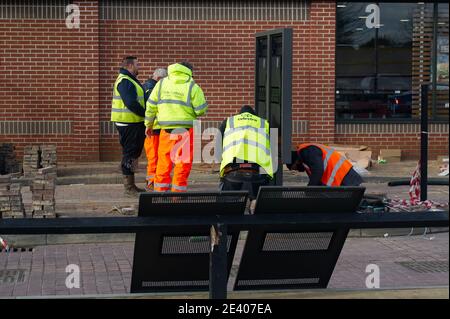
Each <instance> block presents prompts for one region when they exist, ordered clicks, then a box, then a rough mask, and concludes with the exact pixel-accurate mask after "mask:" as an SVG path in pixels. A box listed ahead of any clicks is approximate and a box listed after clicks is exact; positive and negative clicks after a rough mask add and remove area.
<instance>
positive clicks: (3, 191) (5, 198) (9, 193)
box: [0, 175, 25, 218]
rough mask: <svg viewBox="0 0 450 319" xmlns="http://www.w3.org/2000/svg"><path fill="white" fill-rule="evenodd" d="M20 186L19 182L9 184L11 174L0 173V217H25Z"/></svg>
mask: <svg viewBox="0 0 450 319" xmlns="http://www.w3.org/2000/svg"><path fill="white" fill-rule="evenodd" d="M20 188H21V185H20V184H19V183H14V184H11V175H0V217H2V218H23V217H25V209H24V206H23V202H22V194H21V191H20Z"/></svg>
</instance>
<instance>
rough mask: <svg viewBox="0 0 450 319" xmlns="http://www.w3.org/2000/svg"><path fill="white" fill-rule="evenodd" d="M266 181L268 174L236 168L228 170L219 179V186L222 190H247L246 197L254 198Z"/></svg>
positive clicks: (267, 181)
mask: <svg viewBox="0 0 450 319" xmlns="http://www.w3.org/2000/svg"><path fill="white" fill-rule="evenodd" d="M268 183H269V178H268V175H261V174H258V173H252V172H240V171H239V170H236V171H232V172H229V173H228V174H226V175H225V176H224V177H223V178H222V179H221V183H220V187H219V188H220V190H222V191H248V198H249V199H250V200H254V199H256V196H257V195H258V191H259V188H260V187H261V186H264V185H267V184H268Z"/></svg>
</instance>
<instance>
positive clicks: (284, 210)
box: [234, 187, 365, 290]
mask: <svg viewBox="0 0 450 319" xmlns="http://www.w3.org/2000/svg"><path fill="white" fill-rule="evenodd" d="M364 191H365V188H364V187H261V188H260V190H259V193H258V197H257V202H256V208H255V212H254V214H255V215H260V214H270V213H273V212H277V213H279V214H303V213H312V214H322V213H326V212H333V213H335V214H336V217H335V218H339V215H338V214H341V213H356V209H357V208H358V205H359V203H360V202H361V199H362V197H363V195H364ZM348 231H349V228H348V227H345V226H332V225H330V227H329V228H327V229H320V230H319V229H315V228H314V227H311V228H310V229H308V230H306V231H305V230H302V231H299V230H298V225H283V226H268V227H259V228H257V229H254V230H251V231H250V232H249V233H248V236H247V241H246V243H245V248H244V252H243V255H242V259H241V262H240V265H239V272H238V275H237V278H236V282H235V286H234V289H235V290H256V289H264V290H268V289H301V288H326V287H327V285H328V282H329V280H330V278H331V275H332V273H333V270H334V267H335V265H336V262H337V260H338V258H339V255H340V252H341V250H342V247H343V246H344V243H345V239H346V238H347V234H348Z"/></svg>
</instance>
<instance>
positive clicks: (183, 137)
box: [154, 128, 194, 192]
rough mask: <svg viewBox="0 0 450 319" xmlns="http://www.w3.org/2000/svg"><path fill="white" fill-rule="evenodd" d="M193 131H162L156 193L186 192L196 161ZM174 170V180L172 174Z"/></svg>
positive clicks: (190, 129)
mask: <svg viewBox="0 0 450 319" xmlns="http://www.w3.org/2000/svg"><path fill="white" fill-rule="evenodd" d="M193 136H194V134H193V129H192V128H189V129H174V130H161V133H160V135H159V146H158V164H157V168H156V176H155V184H154V185H155V188H154V189H155V191H157V192H165V191H168V190H171V191H172V192H186V191H187V184H188V178H189V174H190V172H191V168H192V162H193V159H194V139H193ZM172 166H174V170H173V179H171V177H170V172H171V171H172Z"/></svg>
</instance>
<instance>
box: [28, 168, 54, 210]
mask: <svg viewBox="0 0 450 319" xmlns="http://www.w3.org/2000/svg"><path fill="white" fill-rule="evenodd" d="M55 183H56V166H49V167H45V168H41V169H39V170H38V171H37V173H36V175H35V177H34V179H33V183H32V185H31V192H32V210H33V212H32V216H33V218H54V217H56V214H55Z"/></svg>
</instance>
